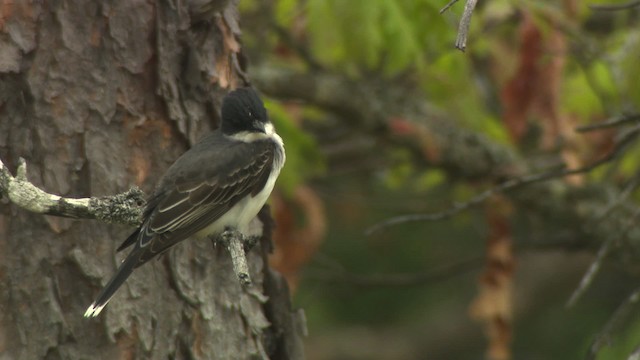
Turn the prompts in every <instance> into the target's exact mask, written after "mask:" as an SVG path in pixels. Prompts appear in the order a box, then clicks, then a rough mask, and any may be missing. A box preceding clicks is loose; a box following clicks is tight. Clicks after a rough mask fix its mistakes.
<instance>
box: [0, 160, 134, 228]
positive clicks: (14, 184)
mask: <svg viewBox="0 0 640 360" xmlns="http://www.w3.org/2000/svg"><path fill="white" fill-rule="evenodd" d="M0 195H6V196H7V197H8V198H9V200H10V201H11V202H12V203H14V204H15V205H17V206H19V207H21V208H24V209H26V210H28V211H31V212H34V213H38V214H47V215H54V216H61V217H67V218H74V219H98V220H100V221H103V222H106V223H115V224H127V225H139V224H140V221H141V214H142V206H143V205H144V203H145V200H144V197H145V196H144V193H143V192H142V190H140V189H138V188H137V187H132V188H131V189H129V190H128V191H125V192H123V193H121V194H117V195H113V196H105V197H99V198H98V197H90V198H65V197H62V196H58V195H54V194H49V193H47V192H46V191H44V190H41V189H40V188H38V187H37V186H35V185H33V184H32V183H31V182H30V181H29V180H28V179H27V163H26V161H25V160H24V159H22V158H20V160H19V162H18V169H17V171H16V176H15V177H14V176H13V175H12V174H11V172H10V171H9V169H7V167H6V166H5V165H4V163H3V162H2V161H1V160H0Z"/></svg>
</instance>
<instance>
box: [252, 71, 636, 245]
mask: <svg viewBox="0 0 640 360" xmlns="http://www.w3.org/2000/svg"><path fill="white" fill-rule="evenodd" d="M251 77H252V79H253V81H254V83H255V84H256V85H257V86H258V87H259V88H260V90H261V91H263V92H265V93H266V94H267V95H269V96H272V97H275V98H279V99H284V100H293V101H303V102H305V103H307V104H309V105H313V106H316V107H319V108H320V109H323V110H325V111H330V112H332V113H334V114H336V115H338V116H340V119H341V126H346V127H349V128H352V129H357V131H358V133H359V134H362V135H363V136H364V135H366V136H369V137H371V138H373V139H375V140H376V141H377V142H378V143H379V144H387V145H389V144H392V145H395V146H397V147H401V148H404V149H407V150H409V151H410V152H411V154H413V156H414V159H415V160H416V162H417V163H418V164H420V166H423V167H425V168H429V167H431V168H438V169H440V170H442V171H444V172H445V173H446V174H447V176H448V177H450V178H451V179H453V180H458V181H465V180H471V181H474V182H479V181H483V182H490V183H497V184H501V185H500V186H502V187H505V188H506V189H509V188H510V187H519V189H518V191H507V192H506V194H507V195H508V196H509V199H510V200H511V201H513V203H514V206H516V207H518V208H520V209H526V211H527V212H528V213H530V214H531V215H536V216H538V217H540V218H543V219H549V220H550V221H552V223H553V224H561V226H562V227H563V230H567V231H569V232H570V233H569V234H568V236H570V237H571V238H573V239H580V241H581V243H582V244H584V246H585V247H587V248H588V249H589V250H591V249H592V250H593V251H594V252H595V251H597V249H598V247H599V246H600V245H601V244H602V243H604V242H606V241H607V239H608V238H609V237H610V234H613V233H618V232H619V229H620V228H621V226H624V224H625V223H627V221H628V219H630V218H632V217H633V216H632V213H633V209H635V208H636V207H637V205H636V204H634V203H633V202H632V201H631V200H630V199H627V200H626V201H623V202H621V203H620V204H619V205H618V206H617V208H618V209H619V211H618V212H617V213H616V216H609V217H607V218H606V219H603V220H602V221H594V220H598V217H599V216H600V214H601V213H602V209H605V208H607V207H608V206H609V205H610V203H611V199H619V198H620V196H619V195H620V192H621V190H620V189H618V188H617V187H614V186H612V185H611V184H610V183H595V182H594V183H589V184H585V186H580V187H577V186H573V185H571V184H569V183H567V182H565V181H560V180H557V179H556V178H557V177H559V176H566V175H570V174H574V173H579V172H581V171H582V172H584V171H589V167H594V166H598V163H599V162H595V163H592V164H591V165H589V167H587V168H581V169H560V170H556V171H555V172H545V173H542V174H534V175H529V174H532V173H533V169H535V167H534V166H533V165H530V164H529V163H528V162H527V161H526V159H523V158H522V157H521V156H520V155H519V154H518V153H517V152H516V150H514V149H513V148H512V147H510V146H507V145H502V144H500V143H497V142H495V141H492V140H491V139H488V138H487V137H485V136H484V135H482V134H481V133H479V132H474V131H472V130H470V129H468V128H466V127H464V126H461V125H458V122H457V121H456V119H453V118H451V117H450V116H448V115H447V114H446V113H444V112H442V111H441V110H439V109H437V108H435V107H434V106H432V105H431V104H430V103H429V102H428V101H426V100H425V97H424V96H423V94H422V93H420V91H417V90H416V89H413V88H407V85H406V84H396V83H390V82H389V81H382V80H379V79H376V78H374V77H369V78H366V79H358V80H357V81H354V80H352V79H349V78H347V77H346V76H343V75H341V74H337V73H333V72H329V71H327V70H320V71H316V72H313V73H302V72H297V71H296V70H291V69H283V68H276V67H270V66H264V65H263V66H253V67H252V71H251ZM407 94H411V95H407ZM398 119H400V120H402V121H403V123H404V124H408V125H409V127H406V126H404V125H403V128H405V129H409V131H404V132H402V131H398V128H397V127H395V124H397V123H398ZM629 130H631V131H630V132H627V135H623V137H622V139H621V140H619V141H618V146H617V147H618V148H619V151H620V152H619V153H615V152H613V153H610V154H609V156H611V157H617V156H619V155H620V154H621V153H622V152H623V151H624V150H625V149H626V146H624V144H625V143H630V142H631V141H632V140H633V138H634V137H637V135H638V130H633V129H629ZM627 156H629V155H627ZM600 161H603V162H606V161H608V160H607V157H605V158H602V159H601V160H600ZM505 176H508V178H510V179H512V180H508V181H506V182H505V181H504V179H505ZM523 182H524V183H525V184H527V185H529V186H521V185H523V184H522V183H523ZM496 190H500V189H494V190H488V191H489V192H490V193H489V195H491V194H493V192H494V191H496ZM483 196H487V195H483ZM419 215H420V216H424V215H425V214H419ZM426 215H428V214H426ZM429 216H434V215H432V214H431V215H429ZM557 231H558V228H555V227H554V228H549V234H548V235H549V236H551V235H553V234H555V232H557ZM634 244H637V243H636V242H628V243H625V247H627V246H631V247H633V246H637V245H634ZM594 245H596V246H594ZM625 247H620V248H617V247H616V249H615V250H616V251H624V248H625ZM626 250H629V249H628V248H626ZM633 250H637V249H635V248H634V249H633Z"/></svg>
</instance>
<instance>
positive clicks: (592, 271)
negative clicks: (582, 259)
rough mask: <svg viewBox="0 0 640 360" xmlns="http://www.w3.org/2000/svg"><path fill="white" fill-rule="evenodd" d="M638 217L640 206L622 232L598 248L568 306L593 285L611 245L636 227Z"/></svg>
mask: <svg viewBox="0 0 640 360" xmlns="http://www.w3.org/2000/svg"><path fill="white" fill-rule="evenodd" d="M638 217H640V208H638V209H637V210H636V211H635V213H634V214H633V216H632V217H631V218H630V219H629V221H627V224H625V226H624V228H623V229H622V232H621V233H619V234H616V235H615V236H611V237H609V238H608V239H607V240H606V241H605V242H604V243H603V244H602V246H601V247H600V250H598V254H597V255H596V258H595V260H593V262H592V263H591V265H590V266H589V269H587V272H586V273H585V274H584V276H583V277H582V279H581V280H580V285H578V288H576V289H575V290H574V291H573V294H571V297H570V298H569V301H568V302H567V305H566V306H567V307H572V306H573V305H575V303H576V302H577V301H578V300H579V299H580V297H581V296H582V295H583V294H584V293H585V291H587V289H588V288H589V286H591V283H592V282H593V279H594V278H595V276H596V275H597V274H598V272H599V271H600V267H601V266H602V262H603V261H604V259H605V257H606V256H607V255H608V254H609V250H610V249H611V246H612V245H613V243H614V242H615V241H617V240H618V239H621V238H623V237H625V236H627V234H628V233H629V231H630V230H631V229H632V228H633V227H634V225H635V223H636V221H637V219H638Z"/></svg>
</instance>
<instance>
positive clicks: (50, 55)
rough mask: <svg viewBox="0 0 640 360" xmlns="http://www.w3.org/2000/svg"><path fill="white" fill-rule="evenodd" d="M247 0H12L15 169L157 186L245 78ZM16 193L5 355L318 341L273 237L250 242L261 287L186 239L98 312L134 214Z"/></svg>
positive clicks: (204, 245) (198, 352)
mask: <svg viewBox="0 0 640 360" xmlns="http://www.w3.org/2000/svg"><path fill="white" fill-rule="evenodd" d="M236 8H237V4H236V2H235V1H209V2H206V1H191V2H183V1H156V2H149V1H140V0H136V1H112V2H92V1H80V0H77V1H75V0H70V1H64V2H34V3H27V2H9V3H7V4H4V5H2V6H1V9H0V157H1V158H2V159H3V160H4V162H5V164H6V165H7V166H8V167H9V168H10V169H11V170H12V171H15V169H16V167H17V162H18V159H19V158H20V157H24V158H25V159H26V162H27V163H28V164H29V167H28V174H27V176H28V178H29V180H30V181H31V182H33V183H34V184H35V185H36V186H38V187H40V188H41V189H45V190H46V191H47V192H49V193H53V194H57V195H61V196H65V197H78V198H85V197H90V196H94V197H95V196H107V195H113V194H117V193H121V192H123V191H126V190H127V189H129V188H130V187H131V186H132V185H136V186H139V187H140V188H142V189H143V190H144V191H145V192H147V193H149V192H150V191H151V190H152V189H153V186H154V185H155V183H156V181H157V179H158V176H159V175H160V174H161V173H162V172H163V171H164V170H165V169H166V168H167V167H168V166H169V165H170V164H171V162H172V161H173V160H175V159H176V158H177V156H179V154H180V153H182V152H183V151H184V150H185V149H186V148H187V147H188V146H189V144H191V143H193V142H194V141H195V140H196V139H198V138H199V137H201V136H202V135H204V133H205V132H206V131H208V130H210V129H211V128H213V127H215V126H216V124H217V118H218V115H217V114H218V107H219V104H220V100H221V98H222V95H223V94H224V93H226V92H227V91H228V90H229V89H230V88H232V87H234V86H237V85H238V84H241V83H242V82H243V81H244V74H243V69H242V68H241V63H242V61H240V60H241V59H240V58H241V48H240V45H239V35H240V28H239V24H238V19H237V11H236ZM0 201H1V202H2V203H1V204H0V309H2V311H0V358H9V359H40V358H46V359H87V358H92V359H93V358H102V359H121V358H126V359H134V358H153V359H166V358H185V359H254V358H256V359H261V358H271V359H298V358H301V357H302V350H301V347H300V336H301V334H302V331H300V327H299V326H298V325H300V324H302V323H301V322H300V319H301V318H300V315H299V314H297V313H294V312H292V311H291V309H290V304H289V303H288V293H287V289H286V287H284V286H280V285H278V282H279V281H280V280H278V278H279V277H278V275H276V274H273V273H272V272H270V271H269V270H268V268H267V265H266V262H265V258H266V257H265V253H266V252H267V251H268V250H269V249H268V246H265V244H266V241H267V239H265V240H264V241H263V242H262V243H261V245H258V246H257V247H256V248H255V249H254V250H252V251H251V252H250V253H249V255H248V256H249V260H250V263H249V267H250V271H251V277H252V280H253V282H254V286H253V287H252V288H250V289H243V288H242V287H241V285H240V284H239V282H238V280H237V278H236V277H235V275H234V273H233V270H232V266H231V259H230V258H229V256H228V254H227V252H226V251H221V249H213V248H212V246H211V243H210V242H208V241H202V242H197V241H185V242H183V243H182V244H181V245H180V246H177V247H176V248H175V249H174V250H172V251H170V252H168V254H167V255H166V256H164V257H163V258H161V259H160V260H159V261H154V262H150V263H149V264H147V265H145V266H143V267H141V268H140V269H138V270H137V271H136V272H135V273H134V274H133V276H132V277H131V278H130V279H129V280H128V281H127V283H126V284H125V285H124V286H123V287H122V288H121V289H120V291H119V292H118V294H117V295H116V296H115V298H114V299H113V300H112V301H111V303H110V304H109V305H108V307H107V309H106V310H105V313H103V314H102V315H101V316H100V317H99V318H97V319H95V320H86V319H84V318H83V317H82V314H83V313H84V310H85V308H86V307H87V306H88V305H89V304H90V303H91V301H92V300H93V297H94V296H95V295H96V294H97V292H98V291H99V289H100V287H101V286H102V285H104V284H105V283H106V281H107V280H108V279H109V277H110V276H111V275H112V274H113V273H114V271H115V268H116V266H117V265H118V263H119V259H121V258H122V255H121V254H118V255H115V248H116V247H117V245H118V244H119V242H120V241H122V240H123V239H124V238H125V237H126V236H127V235H128V233H129V232H130V231H131V230H132V229H131V228H130V227H126V226H124V225H110V224H105V223H102V222H100V221H94V220H74V219H64V218H58V217H51V216H47V215H44V216H43V215H40V214H34V213H30V212H28V211H25V210H23V209H20V208H18V207H16V206H13V205H11V204H9V202H8V201H7V199H1V200H0ZM267 230H269V229H267ZM276 302H277V303H276ZM274 308H275V309H278V310H277V311H274ZM296 324H298V325H296ZM300 326H301V325H300ZM290 329H295V331H291V330H290Z"/></svg>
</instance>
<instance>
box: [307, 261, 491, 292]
mask: <svg viewBox="0 0 640 360" xmlns="http://www.w3.org/2000/svg"><path fill="white" fill-rule="evenodd" d="M483 262H484V256H478V257H473V258H469V259H466V260H463V261H459V262H457V263H453V264H449V265H445V266H443V267H441V268H438V269H435V270H431V271H427V272H422V273H396V274H387V273H381V274H366V275H361V274H356V273H352V272H349V271H346V270H343V269H340V270H327V271H315V272H307V273H305V278H306V279H310V280H316V281H322V282H328V283H347V284H350V285H354V286H360V287H383V286H384V287H405V286H418V285H423V284H426V283H434V282H439V281H444V280H448V279H450V278H452V277H455V276H458V275H462V274H465V273H467V272H469V271H472V270H475V269H478V268H480V267H481V266H482V264H483Z"/></svg>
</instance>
